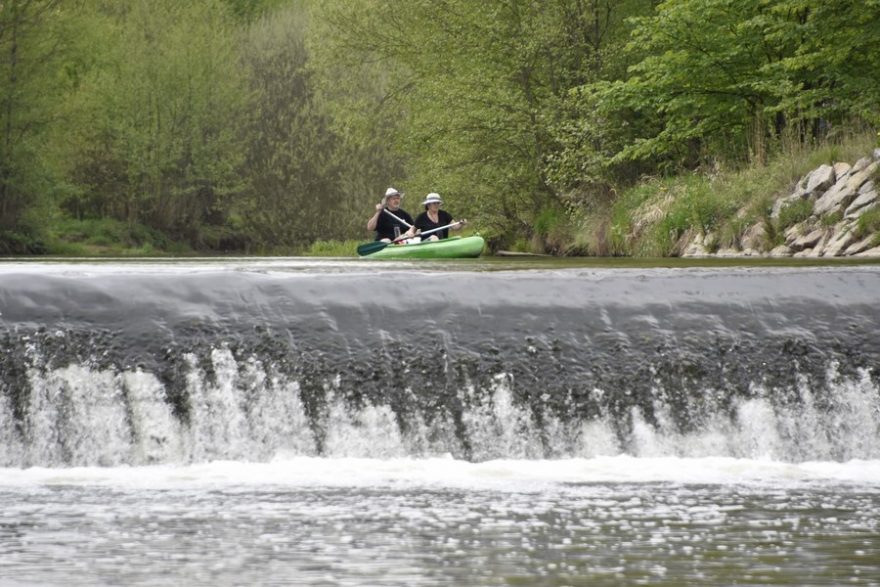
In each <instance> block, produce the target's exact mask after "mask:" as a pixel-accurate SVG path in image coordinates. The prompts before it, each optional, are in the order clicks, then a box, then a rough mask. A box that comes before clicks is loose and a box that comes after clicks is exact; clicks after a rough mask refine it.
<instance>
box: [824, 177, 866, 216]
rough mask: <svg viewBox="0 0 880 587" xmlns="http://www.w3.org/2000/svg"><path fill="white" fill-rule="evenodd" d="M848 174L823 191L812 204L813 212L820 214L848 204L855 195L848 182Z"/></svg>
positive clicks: (854, 190) (854, 189)
mask: <svg viewBox="0 0 880 587" xmlns="http://www.w3.org/2000/svg"><path fill="white" fill-rule="evenodd" d="M849 180H850V176H849V175H844V176H842V177H841V178H840V179H838V180H837V183H835V184H834V185H833V186H831V189H829V190H828V191H827V192H825V193H824V194H823V195H822V197H821V198H819V199H818V200H816V203H815V204H813V214H815V215H816V216H820V215H822V214H828V213H831V212H834V211H835V210H837V209H838V208H842V207H844V206H848V205H849V203H850V202H852V201H853V200H854V199H855V197H856V193H857V192H856V190H857V189H858V188H853V187H852V186H851V185H850V183H849Z"/></svg>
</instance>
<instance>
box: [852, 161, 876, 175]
mask: <svg viewBox="0 0 880 587" xmlns="http://www.w3.org/2000/svg"><path fill="white" fill-rule="evenodd" d="M870 164H871V158H870V157H862V158H861V159H859V160H858V161H856V164H855V165H853V166H852V169H850V170H849V174H850V175H853V174H856V173H858V172H860V171H862V170H863V169H865V168H866V167H867V166H868V165H870Z"/></svg>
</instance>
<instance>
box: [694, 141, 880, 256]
mask: <svg viewBox="0 0 880 587" xmlns="http://www.w3.org/2000/svg"><path fill="white" fill-rule="evenodd" d="M878 188H880V149H874V152H873V154H872V155H871V156H870V157H864V158H862V159H859V160H858V161H856V162H855V163H854V164H852V165H850V164H849V163H843V162H839V163H834V164H833V165H827V164H826V165H822V166H820V167H818V168H817V169H814V170H813V171H811V172H810V173H808V174H807V175H805V176H804V177H803V178H801V180H800V181H798V182H797V184H796V185H795V187H794V190H793V192H792V193H791V194H790V195H786V196H782V197H779V198H777V199H776V200H775V201H774V203H773V208H772V211H771V213H770V217H769V219H763V220H761V221H759V222H757V223H755V224H753V225H751V226H749V227H748V228H747V229H746V230H744V231H743V233H742V235H741V237H740V239H739V242H738V243H737V244H738V245H739V246H738V247H732V248H721V249H718V250H716V251H712V247H711V243H712V241H713V240H714V238H713V235H711V234H710V235H705V236H704V235H697V236H695V237H694V238H693V239H692V240H691V242H690V243H688V244H687V245H686V246H685V247H684V248H683V256H686V257H699V256H722V257H723V256H727V257H729V256H770V257H851V256H877V257H880V232H878V231H877V229H876V228H874V227H875V226H877V225H878V224H880V222H866V220H868V219H871V216H866V217H865V218H862V216H863V215H864V214H866V213H871V215H872V216H873V215H878V216H880V208H878V204H880V199H878ZM872 211H873V212H872Z"/></svg>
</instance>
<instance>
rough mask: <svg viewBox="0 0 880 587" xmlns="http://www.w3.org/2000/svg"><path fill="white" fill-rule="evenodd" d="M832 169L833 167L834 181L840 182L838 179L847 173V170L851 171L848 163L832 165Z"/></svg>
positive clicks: (841, 162)
mask: <svg viewBox="0 0 880 587" xmlns="http://www.w3.org/2000/svg"><path fill="white" fill-rule="evenodd" d="M832 167H834V177H835V178H837V179H835V180H834V181H840V178H841V177H843V176H844V175H846V174H847V173H849V170H850V169H852V166H851V165H850V164H849V163H844V162H843V161H839V162H837V163H834V164H833V165H832Z"/></svg>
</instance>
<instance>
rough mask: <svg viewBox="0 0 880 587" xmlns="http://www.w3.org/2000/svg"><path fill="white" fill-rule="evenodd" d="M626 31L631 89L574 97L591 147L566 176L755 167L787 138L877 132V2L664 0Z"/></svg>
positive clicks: (604, 86) (612, 86)
mask: <svg viewBox="0 0 880 587" xmlns="http://www.w3.org/2000/svg"><path fill="white" fill-rule="evenodd" d="M633 22H634V30H633V33H632V38H631V41H630V44H629V52H630V54H631V55H632V56H634V57H635V63H634V65H632V66H631V67H630V68H629V70H628V74H627V77H625V78H623V79H616V80H607V81H600V82H597V83H593V84H586V85H584V86H583V87H581V88H579V89H578V90H577V92H576V94H575V96H576V99H575V105H576V106H575V107H576V110H577V111H578V113H579V114H580V116H581V117H582V118H583V119H591V118H592V120H593V123H592V124H591V125H589V128H588V129H586V132H585V134H588V135H589V136H591V137H592V138H593V139H594V141H592V142H586V145H587V147H586V148H584V147H583V144H584V143H580V144H578V143H575V142H573V141H571V142H569V147H570V149H569V150H568V152H566V153H565V156H566V158H567V160H569V161H573V162H574V163H572V165H577V164H578V163H583V164H584V167H586V168H588V169H591V170H596V169H598V170H600V171H599V173H601V172H602V171H601V170H602V169H603V168H604V169H606V170H607V169H613V168H615V167H618V168H620V167H621V166H626V165H632V164H633V163H636V162H638V163H641V164H643V165H647V166H648V169H653V170H675V169H680V168H694V167H697V166H699V165H702V164H705V163H707V162H711V161H712V160H727V161H736V160H743V159H749V160H751V161H754V162H759V163H760V162H762V161H763V160H764V159H765V158H766V156H767V155H768V153H769V151H770V150H771V149H772V148H773V144H774V143H778V142H779V140H780V138H781V137H782V136H784V135H785V134H786V133H789V134H791V131H792V129H795V131H799V130H801V129H811V132H808V133H806V134H802V135H801V136H802V138H804V139H810V138H812V137H815V136H817V135H818V134H819V133H821V132H822V129H825V128H828V124H829V123H831V124H834V123H845V122H847V121H851V120H853V119H854V118H856V119H861V120H863V121H866V122H868V123H872V124H877V123H878V115H877V112H878V111H880V109H878V105H880V91H878V89H880V84H878V82H877V79H876V76H873V75H870V74H867V73H866V72H869V71H874V70H875V69H876V67H877V65H878V63H880V49H878V48H877V46H876V44H875V43H872V41H871V39H873V38H874V37H875V36H876V34H877V33H878V32H880V3H878V2H877V0H871V1H869V2H857V1H855V0H846V1H844V2H838V3H830V4H829V3H825V2H821V1H820V0H790V1H784V2H777V1H771V0H666V1H665V2H662V3H661V4H660V5H658V7H657V9H656V12H655V13H654V14H652V15H650V16H645V17H641V18H637V19H634V21H633ZM794 134H795V135H797V132H795V133H794ZM579 149H581V150H579ZM642 169H644V167H642Z"/></svg>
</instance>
